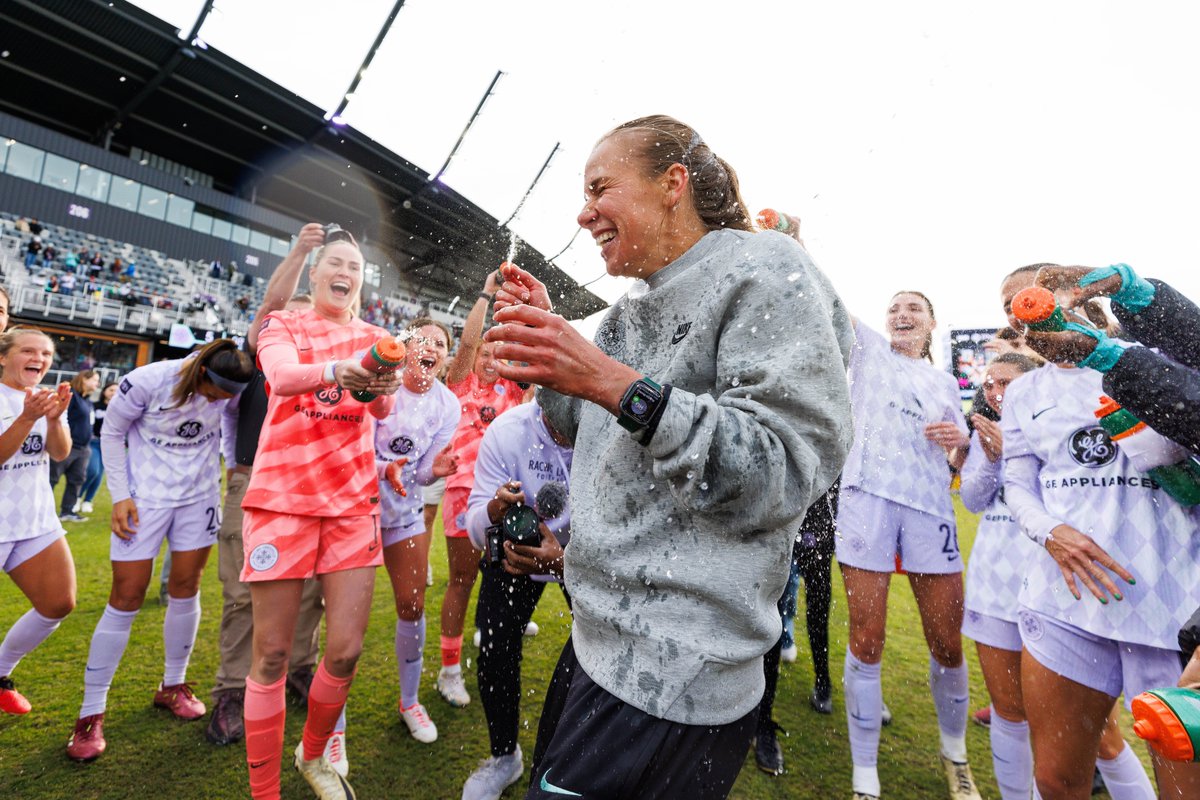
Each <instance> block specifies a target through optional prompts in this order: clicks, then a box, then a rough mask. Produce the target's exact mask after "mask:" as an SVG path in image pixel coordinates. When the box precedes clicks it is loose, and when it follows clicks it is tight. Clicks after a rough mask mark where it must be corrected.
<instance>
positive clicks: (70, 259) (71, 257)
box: [63, 250, 79, 273]
mask: <svg viewBox="0 0 1200 800" xmlns="http://www.w3.org/2000/svg"><path fill="white" fill-rule="evenodd" d="M63 268H65V269H68V270H70V271H71V272H76V273H78V272H79V256H78V255H76V254H75V253H72V252H71V251H70V250H68V251H67V254H66V256H64V257H63Z"/></svg>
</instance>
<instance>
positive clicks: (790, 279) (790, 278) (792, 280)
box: [788, 272, 800, 283]
mask: <svg viewBox="0 0 1200 800" xmlns="http://www.w3.org/2000/svg"><path fill="white" fill-rule="evenodd" d="M798 280H800V273H799V272H793V273H792V274H791V275H788V283H795V282H796V281H798Z"/></svg>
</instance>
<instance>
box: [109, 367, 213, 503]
mask: <svg viewBox="0 0 1200 800" xmlns="http://www.w3.org/2000/svg"><path fill="white" fill-rule="evenodd" d="M185 360H186V359H181V360H176V361H159V362H157V363H155V364H147V365H146V366H144V367H138V368H137V369H135V370H134V371H133V372H131V373H129V375H127V376H126V377H125V379H124V380H122V381H121V385H120V388H119V389H118V391H117V393H116V394H115V395H113V399H112V402H111V403H109V405H108V412H107V413H106V414H105V417H104V428H103V430H102V431H101V433H100V449H101V452H102V453H103V455H104V470H105V471H104V474H105V477H106V478H107V479H108V490H109V492H110V493H111V494H112V499H113V502H116V501H118V500H124V499H126V498H130V497H132V498H133V499H134V500H135V501H136V502H137V504H138V505H139V506H141V505H144V506H146V507H147V508H175V507H177V506H183V505H187V504H189V503H192V502H195V501H197V500H200V499H203V498H207V497H211V496H213V495H215V494H217V493H218V492H219V491H220V485H221V475H220V470H221V462H220V459H219V455H220V444H221V434H222V428H224V429H225V430H226V432H227V433H228V431H229V429H230V428H231V424H230V418H229V417H228V416H226V414H225V410H226V406H227V405H228V403H229V402H230V401H228V400H217V401H215V402H210V401H209V400H207V399H206V398H204V397H201V396H200V395H199V394H194V395H192V397H191V398H189V399H188V400H187V402H185V403H184V404H183V405H181V406H178V407H176V406H175V403H174V401H173V400H172V399H171V393H172V391H174V389H175V384H176V382H177V381H178V380H179V369H180V367H181V366H182V365H183V363H184V361H185ZM234 402H235V403H236V400H235V401H234ZM126 444H128V450H126Z"/></svg>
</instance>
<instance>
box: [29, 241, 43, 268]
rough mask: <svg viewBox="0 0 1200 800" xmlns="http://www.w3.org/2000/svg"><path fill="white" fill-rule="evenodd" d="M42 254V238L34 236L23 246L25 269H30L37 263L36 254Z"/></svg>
mask: <svg viewBox="0 0 1200 800" xmlns="http://www.w3.org/2000/svg"><path fill="white" fill-rule="evenodd" d="M41 252H42V237H40V236H34V237H33V238H32V239H30V240H29V244H27V245H25V268H26V269H28V268H29V267H32V266H33V265H34V264H35V263H37V261H38V254H39V253H41Z"/></svg>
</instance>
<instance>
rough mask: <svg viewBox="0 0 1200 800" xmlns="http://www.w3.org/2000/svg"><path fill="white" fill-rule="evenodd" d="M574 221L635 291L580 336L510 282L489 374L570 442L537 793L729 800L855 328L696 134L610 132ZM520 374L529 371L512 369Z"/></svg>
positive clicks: (647, 123) (836, 465)
mask: <svg viewBox="0 0 1200 800" xmlns="http://www.w3.org/2000/svg"><path fill="white" fill-rule="evenodd" d="M584 181H585V186H584V194H585V197H586V203H585V205H584V208H583V210H582V211H581V212H580V214H579V219H578V221H579V224H580V226H581V227H583V228H585V229H587V231H588V232H589V233H591V234H592V237H593V239H594V240H595V241H596V243H597V244H598V245H599V246H600V253H601V256H602V258H603V259H604V261H605V265H606V268H607V270H608V272H609V274H611V275H616V276H625V277H631V278H638V279H639V281H638V282H637V283H635V284H634V286H633V288H632V289H631V290H630V292H629V294H628V295H627V296H626V297H624V298H623V299H622V300H621V301H619V302H618V303H617V304H616V305H614V306H613V308H612V309H611V310H610V311H609V314H608V316H607V317H606V318H605V320H604V321H603V323H602V324H601V326H600V329H599V331H598V332H597V334H596V341H595V344H593V343H591V342H588V341H586V340H585V339H584V338H583V337H581V336H580V335H579V334H578V333H576V332H575V331H574V329H573V328H572V327H571V326H570V325H568V324H567V323H566V322H565V321H564V320H563V319H562V318H561V317H559V316H557V315H555V314H553V313H552V311H551V310H550V302H549V297H548V295H547V292H546V288H545V287H544V286H543V285H542V284H541V283H540V282H539V281H537V280H536V279H535V278H534V277H533V276H531V275H529V274H528V273H526V272H524V271H522V270H520V269H517V268H515V267H508V268H506V272H505V278H506V282H505V284H504V286H503V287H502V289H501V290H500V292H499V293H498V294H497V296H496V308H497V311H496V317H495V318H496V321H497V323H498V325H497V326H496V327H494V328H493V329H492V330H491V331H490V332H489V333H488V334H487V337H486V338H487V339H489V340H491V341H496V342H502V344H500V345H498V347H497V348H496V356H497V358H504V359H511V360H512V362H513V363H511V364H509V365H507V366H502V367H501V374H502V375H503V376H504V377H507V378H511V379H513V380H519V381H528V382H532V383H536V384H539V385H541V386H543V387H546V388H547V389H550V390H553V391H549V392H545V393H544V399H543V400H542V401H541V402H542V404H543V407H544V408H545V409H546V412H547V416H548V418H550V419H551V420H552V423H553V425H554V427H555V429H557V430H559V431H560V432H562V433H564V434H565V435H567V436H568V437H569V438H571V439H572V440H573V441H574V445H575V461H574V464H573V466H572V471H571V503H572V508H573V509H574V511H573V530H574V534H573V538H572V541H571V544H570V546H569V547H568V548H567V551H566V558H565V580H566V586H567V589H568V591H569V593H570V595H571V597H572V599H573V603H574V625H573V628H572V638H571V641H570V642H568V644H567V647H566V649H565V650H564V654H563V658H562V660H561V661H560V663H559V669H558V670H557V671H556V677H555V681H554V684H553V686H552V688H551V690H550V695H549V696H548V698H547V706H546V710H545V712H544V714H543V723H542V729H541V731H539V741H538V748H537V752H536V753H535V754H534V783H533V785H532V787H531V789H530V794H529V795H528V796H529V797H552V796H555V795H561V794H564V793H572V794H573V793H585V794H586V796H587V797H651V796H653V797H675V796H681V795H684V794H686V795H688V796H692V797H725V796H726V795H727V794H728V791H729V788H730V786H731V785H732V783H733V780H734V778H736V776H737V772H738V769H739V768H740V766H741V763H742V760H743V759H744V758H745V754H746V751H747V749H748V746H749V743H750V739H751V737H752V736H753V732H754V723H755V715H756V713H757V711H756V707H757V704H758V701H759V699H760V697H761V696H762V692H763V671H762V655H763V653H765V652H766V651H767V650H768V649H770V647H771V646H772V645H773V644H774V643H775V642H776V641H777V640H778V638H779V635H780V622H779V614H778V612H777V610H776V602H777V601H778V600H779V597H780V595H781V594H782V592H783V588H784V585H785V583H786V582H787V577H788V560H789V557H790V553H791V543H792V537H793V536H794V534H795V530H796V527H797V525H798V523H799V521H800V519H801V517H803V515H804V512H805V510H806V509H807V508H808V506H809V504H810V503H811V502H812V501H813V500H815V499H816V498H818V497H819V496H820V495H821V494H822V493H823V492H824V491H825V490H826V489H827V488H828V487H829V486H830V484H832V482H833V480H834V478H835V477H836V476H837V474H838V472H839V471H840V470H841V467H842V463H843V461H844V460H845V457H846V453H847V452H848V450H849V445H850V439H851V432H852V425H851V420H850V404H849V392H848V388H847V381H846V366H847V362H848V356H849V349H850V344H851V342H852V332H851V327H850V322H849V317H848V315H847V314H846V311H845V309H844V308H843V306H842V304H841V301H840V300H839V299H838V297H837V295H836V294H835V292H834V291H833V289H832V287H831V286H830V284H829V282H828V280H827V279H826V278H825V276H824V275H822V274H821V272H820V270H818V269H817V267H816V266H815V265H814V264H813V263H812V261H811V260H810V259H809V257H808V255H807V253H806V252H805V251H804V249H803V248H802V247H801V246H800V245H799V244H798V243H797V242H796V241H794V240H792V239H790V238H789V237H787V236H784V235H781V234H776V233H773V232H766V233H755V232H754V230H753V227H752V225H751V222H750V217H749V214H748V213H747V211H746V207H745V205H744V203H743V202H742V200H741V197H740V195H739V191H738V183H737V177H736V175H735V173H734V171H733V169H732V168H731V167H730V166H729V165H728V164H726V163H725V162H724V161H723V160H721V159H720V158H718V157H717V156H716V155H715V154H714V153H713V152H712V150H711V149H709V147H708V146H707V145H706V144H705V143H704V141H703V140H702V139H701V137H700V136H699V134H697V133H696V132H695V131H694V130H692V129H691V128H690V127H688V126H686V125H684V124H683V123H680V122H678V121H676V120H674V119H671V118H670V117H663V116H658V117H646V118H642V119H638V120H634V121H632V122H629V123H626V124H624V125H622V126H620V127H619V128H617V129H615V130H613V131H611V132H610V133H608V134H607V135H605V137H604V138H603V139H601V140H600V142H599V143H598V144H597V145H596V148H595V150H593V152H592V155H591V157H590V159H589V160H588V163H587V166H586V169H585V177H584ZM516 362H524V364H525V365H519V364H518V363H516Z"/></svg>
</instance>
